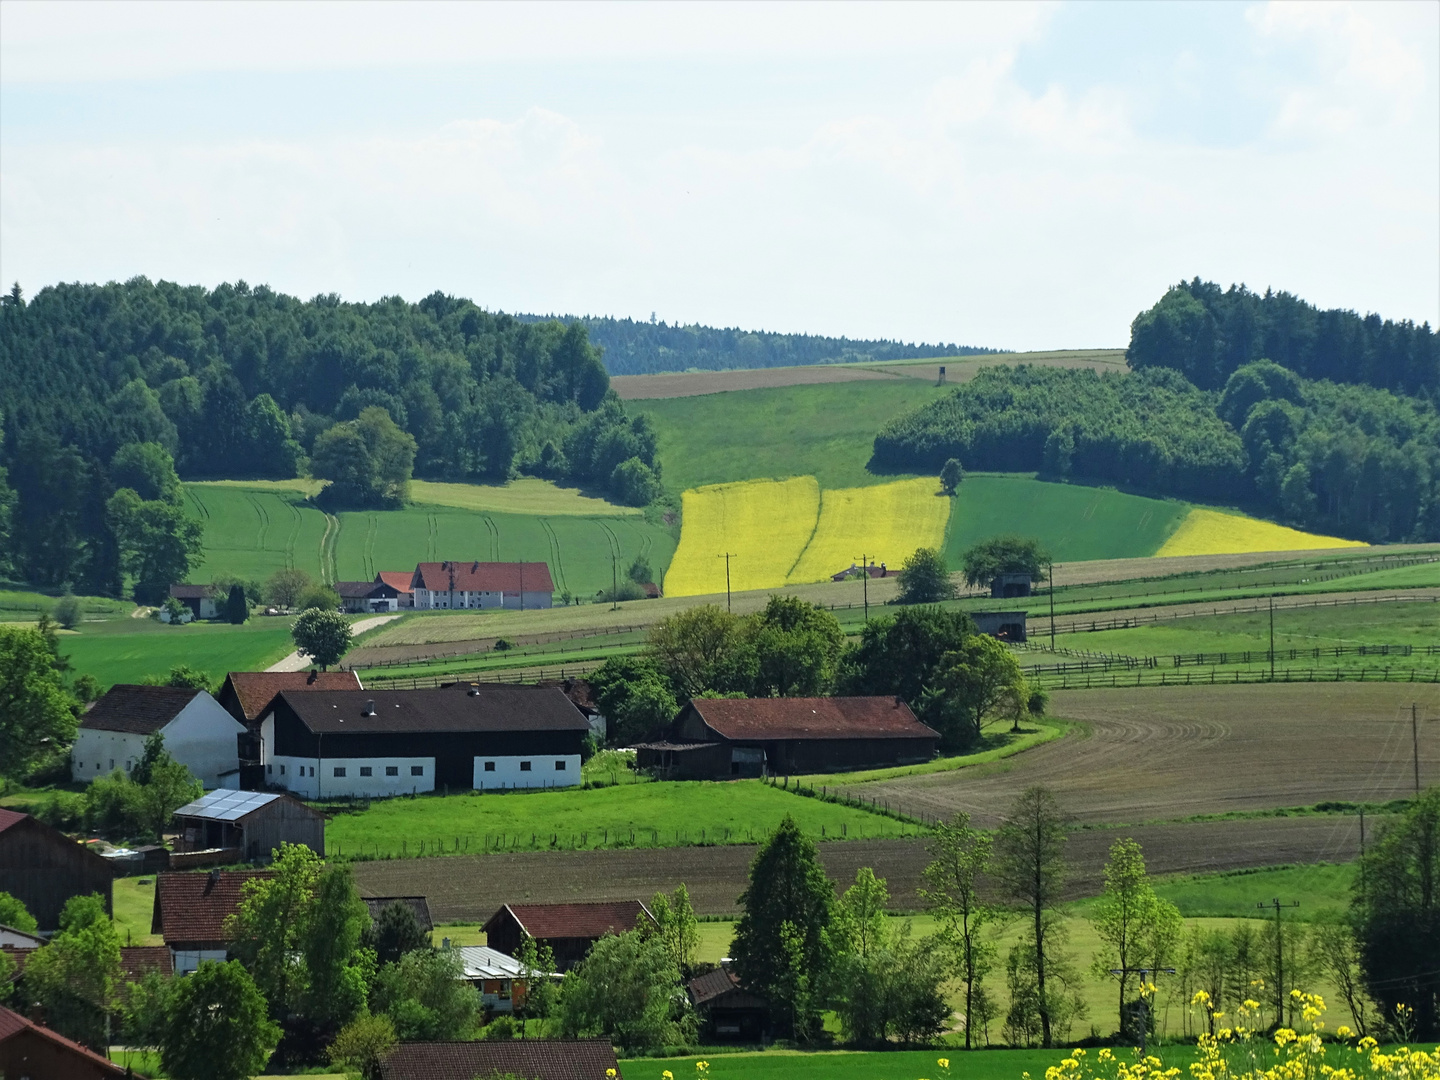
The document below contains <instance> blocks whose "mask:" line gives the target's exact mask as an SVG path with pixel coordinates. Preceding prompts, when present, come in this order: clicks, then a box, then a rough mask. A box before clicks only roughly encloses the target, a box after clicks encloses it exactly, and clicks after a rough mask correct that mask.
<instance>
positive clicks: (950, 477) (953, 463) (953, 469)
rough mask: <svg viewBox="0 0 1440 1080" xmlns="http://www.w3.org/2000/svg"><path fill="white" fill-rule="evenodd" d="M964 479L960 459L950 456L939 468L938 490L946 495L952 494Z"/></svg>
mask: <svg viewBox="0 0 1440 1080" xmlns="http://www.w3.org/2000/svg"><path fill="white" fill-rule="evenodd" d="M964 479H965V470H964V469H963V468H962V467H961V465H960V459H959V458H953V457H952V458H951V459H950V460H949V461H947V462H945V464H944V465H943V466H942V467H941V469H940V490H941V491H943V492H944V493H945V494H946V495H954V494H955V491H956V489H957V488H958V487H959V486H960V484H961V482H962V481H964Z"/></svg>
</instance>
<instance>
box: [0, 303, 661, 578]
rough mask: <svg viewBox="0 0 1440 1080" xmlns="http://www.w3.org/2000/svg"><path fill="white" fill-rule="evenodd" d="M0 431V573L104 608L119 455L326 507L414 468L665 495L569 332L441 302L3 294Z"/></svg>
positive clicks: (389, 496) (383, 490)
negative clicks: (293, 481)
mask: <svg viewBox="0 0 1440 1080" xmlns="http://www.w3.org/2000/svg"><path fill="white" fill-rule="evenodd" d="M0 418H3V423H0V539H8V540H9V541H10V542H7V543H3V544H0V558H5V556H6V555H10V554H11V549H12V548H17V549H18V550H16V551H15V552H14V553H13V556H14V557H12V558H10V559H8V560H7V561H8V562H9V563H10V565H9V566H5V567H0V572H5V573H12V574H17V575H19V576H20V577H23V578H25V579H27V580H31V581H34V582H35V583H37V584H40V585H45V586H49V585H58V584H62V583H70V584H73V585H75V586H76V587H81V586H83V587H84V588H85V589H86V591H89V592H92V593H96V594H104V595H118V592H119V588H120V573H119V569H118V568H119V564H120V553H119V550H118V548H119V546H120V545H121V544H122V543H123V538H122V537H121V536H120V535H119V534H118V533H117V531H116V528H115V526H114V524H113V523H112V521H111V520H110V518H111V515H109V514H108V507H107V504H108V502H109V500H110V499H111V496H112V495H113V494H114V493H115V492H116V491H117V490H119V489H120V488H122V487H124V486H126V485H125V484H124V483H123V480H122V479H121V478H119V477H117V475H116V471H117V466H116V456H117V455H118V454H121V453H122V452H124V451H125V450H126V448H127V447H133V446H152V445H153V446H158V447H160V448H161V449H163V451H164V452H165V453H166V454H167V455H169V457H170V459H171V460H172V462H173V466H174V469H175V471H176V472H177V474H178V475H179V476H180V477H183V478H185V479H199V478H205V477H224V478H247V477H253V478H289V477H294V476H299V475H305V474H306V473H307V472H309V473H312V474H313V475H315V476H316V477H318V478H320V479H325V480H329V481H330V482H331V483H330V484H329V485H328V487H327V488H326V491H325V493H324V495H323V500H324V501H326V502H327V504H328V505H329V506H330V507H333V508H338V507H375V506H394V505H398V504H399V503H400V502H402V501H403V500H404V498H405V495H406V490H407V483H408V481H409V479H410V477H411V475H412V473H413V475H416V476H420V477H422V478H429V479H448V480H457V481H503V480H506V479H508V478H510V477H512V476H515V475H517V474H520V473H526V474H531V475H536V476H543V477H547V478H550V479H555V480H561V481H565V482H568V483H574V484H579V485H583V486H586V487H588V488H591V489H594V490H600V491H605V492H608V493H610V494H612V495H613V496H614V497H616V498H619V499H621V500H623V501H625V502H628V503H631V504H635V505H644V504H646V503H648V502H650V501H652V500H653V499H655V498H656V497H657V496H658V495H659V494H660V490H661V489H660V481H659V464H658V463H657V461H656V458H655V434H654V432H653V430H652V429H651V428H650V425H649V423H648V421H647V420H646V419H645V418H644V417H630V416H628V415H627V414H626V412H625V408H624V406H623V405H622V403H621V402H620V401H619V399H618V398H617V397H615V395H614V394H613V393H611V392H610V391H609V376H608V375H607V373H606V371H605V368H604V365H603V364H602V362H601V359H600V352H599V350H598V349H597V348H596V347H595V346H594V345H592V344H591V343H590V341H589V339H588V336H587V333H586V329H585V327H584V326H583V325H581V324H579V323H572V324H570V325H568V326H567V325H565V324H563V323H560V322H558V321H553V320H552V321H544V322H527V321H522V320H518V319H515V318H512V317H510V316H506V315H497V314H493V313H490V312H487V311H484V310H482V309H481V308H479V307H477V306H476V305H475V304H473V303H471V302H470V301H468V300H461V299H456V298H454V297H449V296H445V295H443V294H441V293H434V294H432V295H430V296H428V297H426V298H425V299H424V300H422V301H420V302H419V303H417V304H410V303H406V302H405V301H403V300H401V299H400V298H398V297H389V298H386V299H383V300H380V301H378V302H376V303H374V304H349V303H343V302H341V301H340V299H339V298H338V297H336V296H334V295H322V296H317V297H315V298H313V299H311V300H308V301H302V300H299V299H297V298H295V297H291V296H286V295H284V294H282V293H277V292H275V291H273V290H271V289H269V288H267V287H265V286H257V287H254V288H252V287H251V286H249V285H247V284H246V283H245V282H243V281H242V282H236V283H235V284H233V285H229V284H225V285H221V286H219V287H217V288H215V289H213V290H207V289H205V288H202V287H199V286H181V285H177V284H174V283H171V282H163V281H162V282H153V283H152V282H150V281H148V280H147V279H145V278H134V279H131V280H130V281H127V282H124V283H123V284H121V283H115V282H111V283H109V284H106V285H86V284H78V283H77V284H62V285H55V286H50V287H47V288H45V289H42V290H41V291H40V292H39V293H37V294H36V295H35V296H34V297H33V298H31V299H30V300H29V301H28V302H27V301H26V299H25V297H24V295H23V294H22V293H21V291H20V289H19V286H18V285H17V286H16V287H15V288H14V289H12V290H11V292H10V293H8V294H6V295H5V296H3V297H0ZM132 516H133V515H132ZM141 517H142V518H143V517H147V515H141ZM148 518H150V519H154V518H155V514H154V512H150V513H148ZM20 522H23V523H24V524H25V528H23V529H20V528H18V523H20ZM17 541H18V542H17ZM182 576H183V575H182ZM177 580H178V579H177Z"/></svg>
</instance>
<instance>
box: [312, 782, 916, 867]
mask: <svg viewBox="0 0 1440 1080" xmlns="http://www.w3.org/2000/svg"><path fill="white" fill-rule="evenodd" d="M786 814H790V815H792V816H793V817H794V818H795V820H796V822H797V823H798V824H799V825H800V828H801V829H802V830H803V831H804V832H805V833H806V834H807V835H810V836H814V837H815V838H816V839H821V838H822V837H823V838H829V837H836V836H847V837H848V836H863V837H881V836H901V835H910V834H913V833H914V832H915V831H916V829H915V828H914V827H913V826H909V825H905V824H903V823H901V822H898V821H895V820H894V819H892V818H887V817H882V816H879V815H877V814H872V813H870V812H868V811H866V810H861V809H858V808H855V807H849V806H842V805H838V804H836V803H830V802H824V801H822V800H820V799H804V798H796V797H795V796H794V795H793V794H791V793H787V792H785V791H780V790H777V789H775V788H772V787H769V786H768V785H766V784H762V783H761V782H760V781H758V780H740V781H734V782H732V783H725V784H718V783H699V782H695V783H647V784H625V785H620V786H618V787H606V788H592V789H590V790H588V791H582V790H574V789H572V790H561V791H529V792H526V791H522V792H506V793H496V792H491V793H488V794H484V795H481V794H471V793H466V794H464V795H428V796H422V797H419V798H414V799H391V800H386V801H383V802H375V803H371V804H370V806H369V807H368V808H366V809H363V810H358V811H355V812H353V813H340V814H337V815H336V816H335V818H334V819H333V820H332V821H331V822H330V825H329V827H328V828H327V829H326V839H327V841H328V842H329V843H330V844H331V845H333V846H334V850H335V851H336V852H337V853H344V854H347V855H369V854H380V855H401V854H402V853H404V854H408V855H416V854H420V853H421V850H420V845H422V844H423V845H425V847H424V853H427V854H428V853H430V852H432V851H434V852H436V853H441V852H448V853H452V854H453V853H454V852H455V850H456V843H457V840H458V843H459V849H460V851H462V852H464V851H467V850H468V851H469V852H471V853H479V852H482V851H485V850H490V849H492V848H496V847H498V848H500V849H501V850H506V851H509V850H533V849H536V848H542V849H543V848H550V847H552V846H553V847H556V848H564V849H566V850H571V849H576V848H581V849H587V848H605V847H671V846H675V845H683V844H743V843H749V842H752V841H755V840H758V839H762V838H763V837H764V836H765V835H766V834H768V833H769V832H770V831H771V830H773V829H774V828H775V826H776V825H778V824H779V823H780V820H781V819H782V818H783V817H784V816H785V815H786ZM552 837H553V838H554V839H553V843H552ZM442 845H443V847H442Z"/></svg>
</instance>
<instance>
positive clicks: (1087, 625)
mask: <svg viewBox="0 0 1440 1080" xmlns="http://www.w3.org/2000/svg"><path fill="white" fill-rule="evenodd" d="M1396 603H1405V604H1434V603H1440V596H1436V595H1409V594H1405V593H1391V594H1389V595H1386V596H1350V597H1340V598H1337V599H1334V600H1296V601H1280V600H1277V601H1276V602H1275V605H1274V606H1275V610H1276V611H1295V610H1298V609H1300V608H1323V607H1347V606H1351V607H1353V606H1356V605H1359V604H1396ZM1269 610H1270V602H1269V601H1268V600H1267V601H1266V602H1265V603H1263V604H1260V603H1256V604H1243V605H1242V604H1238V603H1236V604H1232V605H1231V606H1229V607H1224V606H1221V605H1220V604H1211V605H1210V610H1209V611H1205V610H1204V609H1203V608H1202V609H1200V610H1192V611H1170V612H1166V611H1156V612H1152V613H1150V614H1146V615H1126V616H1124V617H1123V618H1117V619H1077V620H1074V621H1072V622H1069V623H1061V622H1060V621H1059V619H1060V616H1057V617H1056V622H1055V633H1057V634H1089V633H1095V632H1096V631H1100V630H1133V629H1134V628H1136V627H1139V626H1149V625H1152V624H1154V623H1157V622H1171V621H1173V620H1176V619H1200V618H1210V617H1213V616H1216V615H1253V614H1255V613H1256V612H1260V611H1269ZM1039 618H1040V619H1041V620H1043V621H1040V622H1038V624H1037V625H1036V626H1034V627H1032V628H1031V630H1030V636H1031V637H1032V638H1039V637H1043V636H1045V635H1047V634H1049V633H1050V623H1049V621H1048V620H1045V619H1044V617H1043V616H1041V617H1039ZM1027 647H1029V648H1046V647H1047V646H1045V645H1043V644H1039V645H1037V644H1035V643H1034V642H1030V643H1028V644H1027Z"/></svg>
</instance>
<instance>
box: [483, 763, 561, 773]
mask: <svg viewBox="0 0 1440 1080" xmlns="http://www.w3.org/2000/svg"><path fill="white" fill-rule="evenodd" d="M485 771H486V772H494V771H495V762H493V761H487V762H485ZM520 771H521V772H530V762H528V761H522V762H520ZM555 771H556V772H564V771H565V762H563V761H556V762H555Z"/></svg>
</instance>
